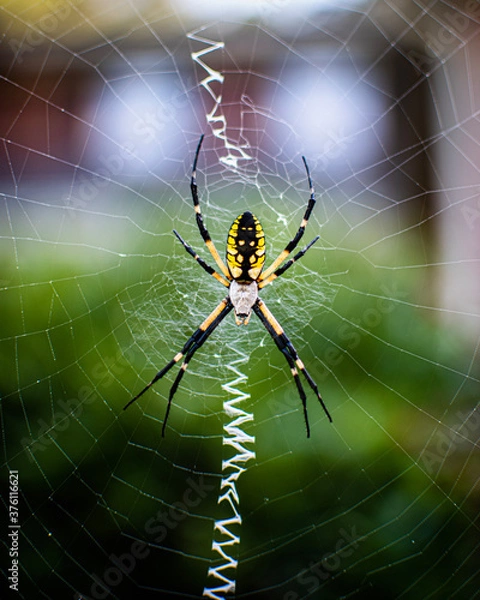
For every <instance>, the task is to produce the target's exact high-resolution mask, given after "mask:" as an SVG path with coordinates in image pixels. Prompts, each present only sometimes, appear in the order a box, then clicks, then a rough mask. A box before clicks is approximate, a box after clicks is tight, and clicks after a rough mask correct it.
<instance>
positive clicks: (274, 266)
mask: <svg viewBox="0 0 480 600" xmlns="http://www.w3.org/2000/svg"><path fill="white" fill-rule="evenodd" d="M302 160H303V164H304V165H305V170H306V171H307V178H308V185H309V187H310V198H309V200H308V204H307V209H306V210H305V214H304V215H303V219H302V222H301V223H300V227H299V228H298V231H297V233H296V234H295V237H294V238H293V239H292V240H291V241H290V242H288V244H287V245H286V246H285V249H284V250H282V252H281V253H280V254H279V255H278V257H277V258H276V259H275V260H274V261H273V263H272V264H271V265H270V266H269V267H268V269H266V270H265V271H264V272H263V273H262V274H261V275H260V278H259V280H258V281H259V283H260V282H261V281H263V280H265V279H267V278H268V277H270V275H271V274H272V273H273V272H274V271H275V270H276V269H277V268H278V267H279V266H280V265H281V264H282V263H283V261H284V260H285V259H286V258H287V256H288V255H289V254H290V253H291V252H293V251H294V250H295V248H296V247H297V245H298V243H299V241H300V240H301V239H302V236H303V234H304V233H305V227H306V226H307V223H308V220H309V219H310V215H311V214H312V210H313V207H314V206H315V202H316V200H315V190H314V188H313V183H312V178H311V176H310V169H309V168H308V165H307V161H306V159H305V157H304V156H302Z"/></svg>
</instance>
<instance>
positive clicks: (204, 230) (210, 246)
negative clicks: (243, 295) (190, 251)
mask: <svg viewBox="0 0 480 600" xmlns="http://www.w3.org/2000/svg"><path fill="white" fill-rule="evenodd" d="M203 138H204V136H203V135H202V136H201V137H200V141H199V142H198V146H197V150H196V152H195V158H194V161H193V167H192V178H191V180H190V190H191V192H192V199H193V208H194V210H195V217H196V219H197V226H198V230H199V231H200V235H201V236H202V238H203V241H204V242H205V245H206V246H207V248H208V249H209V251H210V254H211V255H212V256H213V259H214V260H215V262H216V263H217V265H218V268H219V269H220V271H221V272H222V273H223V275H224V276H225V277H226V278H227V279H228V277H229V274H228V269H227V267H226V266H225V263H224V262H223V260H222V259H221V258H220V254H219V253H218V250H217V249H216V248H215V244H214V243H213V242H212V238H211V237H210V234H209V233H208V231H207V228H206V227H205V223H204V222H203V216H202V211H201V210H200V202H199V199H198V187H197V162H198V155H199V154H200V148H201V147H202V142H203Z"/></svg>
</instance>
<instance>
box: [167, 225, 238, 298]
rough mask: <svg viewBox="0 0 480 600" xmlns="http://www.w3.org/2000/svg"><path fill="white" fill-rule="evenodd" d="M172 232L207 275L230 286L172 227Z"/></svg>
mask: <svg viewBox="0 0 480 600" xmlns="http://www.w3.org/2000/svg"><path fill="white" fill-rule="evenodd" d="M173 233H174V234H175V235H176V236H177V239H178V240H179V241H180V243H181V244H183V247H184V248H185V250H186V251H187V252H188V253H189V254H190V256H193V258H194V259H195V260H196V261H197V262H198V264H199V265H200V266H201V267H202V269H204V270H205V271H206V272H207V273H208V274H209V275H212V277H215V279H216V280H217V281H219V282H220V283H223V285H224V286H226V287H229V286H230V282H229V281H226V279H224V278H223V277H222V276H221V275H219V274H218V273H217V272H216V271H215V269H214V268H213V267H211V266H210V265H209V264H208V263H206V262H205V261H204V260H203V258H200V256H198V254H197V253H196V252H195V250H194V249H193V248H192V247H191V246H189V245H188V244H187V242H186V241H185V240H184V239H183V238H182V237H181V235H180V234H179V233H178V231H175V229H174V230H173Z"/></svg>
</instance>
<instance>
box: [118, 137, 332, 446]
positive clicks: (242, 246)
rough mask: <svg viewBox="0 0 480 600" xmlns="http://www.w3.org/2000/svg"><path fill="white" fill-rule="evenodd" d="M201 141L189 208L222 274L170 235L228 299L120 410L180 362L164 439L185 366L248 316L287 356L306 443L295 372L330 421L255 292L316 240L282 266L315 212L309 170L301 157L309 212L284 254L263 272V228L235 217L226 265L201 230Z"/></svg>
mask: <svg viewBox="0 0 480 600" xmlns="http://www.w3.org/2000/svg"><path fill="white" fill-rule="evenodd" d="M203 138H204V136H203V135H202V136H201V137H200V141H199V142H198V146H197V150H196V152H195V158H194V161H193V167H192V175H191V180H190V189H191V193H192V199H193V207H194V210H195V216H196V220H197V225H198V229H199V231H200V235H201V236H202V238H203V241H204V242H205V244H206V246H207V248H208V250H209V251H210V253H211V255H212V257H213V259H214V261H215V262H216V264H217V266H218V268H219V270H220V273H219V272H217V271H215V269H214V268H212V267H211V266H210V265H209V264H207V263H206V262H205V261H204V260H203V259H202V258H201V257H200V256H199V255H198V254H197V253H196V252H195V250H193V248H192V247H191V246H189V245H188V244H187V243H186V242H185V241H184V240H183V239H182V237H181V236H180V234H179V233H178V232H177V231H175V230H173V233H174V234H175V236H176V237H177V238H178V240H179V241H180V243H181V244H182V245H183V247H184V248H185V250H186V251H187V252H188V254H190V255H191V256H193V258H194V259H195V260H196V261H197V262H198V264H199V265H200V266H201V267H202V269H204V270H205V271H206V272H207V273H208V274H209V275H212V276H213V277H215V279H217V281H219V282H220V283H221V284H223V285H224V286H225V287H226V288H228V295H227V296H226V297H225V298H224V299H223V300H222V301H221V302H220V304H219V305H218V306H217V307H216V308H215V310H214V311H213V312H211V313H210V315H209V316H208V317H207V318H206V319H205V321H204V322H203V323H202V324H201V325H200V327H199V328H198V329H197V330H196V331H195V332H194V333H193V335H192V336H191V337H190V338H189V339H188V340H187V342H186V343H185V345H184V346H183V348H182V350H181V351H180V352H178V353H177V354H175V356H174V357H173V358H172V360H171V361H170V362H169V363H167V364H166V365H165V366H164V367H163V369H162V370H161V371H159V372H158V373H157V374H156V375H155V377H154V378H153V379H152V381H151V382H150V383H149V384H148V385H146V386H145V387H144V388H143V390H142V391H141V392H140V393H138V394H137V395H136V396H135V397H134V398H132V399H131V400H130V402H128V403H127V404H126V405H125V407H124V410H125V409H126V408H128V407H129V406H130V405H131V404H133V403H134V402H135V401H136V400H138V398H140V396H142V395H143V394H144V393H145V392H146V391H147V390H148V389H150V387H151V386H152V385H153V384H154V383H156V382H157V381H158V380H159V379H161V378H162V377H163V376H164V375H165V374H166V373H167V372H168V371H169V370H170V369H171V368H172V367H173V366H174V365H175V364H176V363H178V362H180V361H181V360H182V359H183V362H182V364H181V367H180V371H179V372H178V374H177V376H176V379H175V380H174V382H173V384H172V387H171V388H170V393H169V396H168V404H167V408H166V412H165V418H164V421H163V426H162V437H164V436H165V427H166V425H167V420H168V415H169V413H170V408H171V405H172V399H173V396H174V395H175V392H176V391H177V388H178V386H179V384H180V381H181V379H182V377H183V375H184V373H185V371H186V370H187V367H188V364H189V362H190V360H191V358H192V357H193V355H194V354H195V352H196V351H197V350H198V349H199V348H200V347H201V346H202V345H203V343H204V342H205V341H206V340H207V338H208V337H209V336H210V334H211V333H212V332H213V331H214V330H215V329H216V328H217V327H218V325H220V323H221V322H222V321H223V319H224V318H225V317H226V316H227V315H228V313H229V312H230V311H231V310H232V309H233V310H234V312H235V321H236V324H237V325H242V324H243V325H247V323H248V321H249V319H250V316H251V314H252V311H253V312H254V313H255V314H256V315H257V317H258V318H259V319H260V321H261V322H262V323H263V325H264V326H265V328H266V330H267V331H268V333H269V334H270V335H271V336H272V338H273V340H274V342H275V344H276V345H277V347H278V348H279V350H280V351H281V352H282V353H283V355H284V356H285V358H286V360H287V363H288V364H289V366H290V370H291V372H292V376H293V378H294V381H295V384H296V386H297V390H298V393H299V395H300V399H301V401H302V405H303V414H304V418H305V425H306V429H307V437H310V425H309V422H308V415H307V397H306V395H305V391H304V389H303V387H302V383H301V381H300V377H299V374H298V372H299V371H301V372H302V373H303V375H304V376H305V379H306V380H307V382H308V385H309V386H310V387H311V388H312V390H313V391H314V392H315V394H316V396H317V398H318V400H319V401H320V404H321V405H322V407H323V410H324V411H325V414H326V415H327V417H328V419H329V421H330V422H332V417H331V416H330V413H329V412H328V410H327V407H326V406H325V404H324V402H323V400H322V397H321V396H320V393H319V391H318V387H317V384H316V383H315V382H314V381H313V379H312V377H311V376H310V374H309V373H308V371H307V370H306V368H305V365H304V364H303V362H302V361H301V360H300V358H299V356H298V354H297V351H296V350H295V348H294V346H293V344H292V343H291V341H290V340H289V339H288V337H287V335H286V334H285V332H284V331H283V328H282V327H281V325H280V323H279V322H278V321H277V320H276V319H275V317H274V316H273V315H272V313H271V312H270V310H269V309H268V308H267V306H266V305H265V302H263V300H261V299H260V298H259V296H258V290H261V289H262V288H264V287H265V286H266V285H268V284H269V283H271V282H272V281H274V280H275V279H276V278H277V277H280V275H283V274H284V273H285V271H286V270H287V269H289V268H290V267H291V266H292V265H293V263H295V262H296V261H297V260H299V259H300V258H301V257H302V256H303V255H304V254H305V253H306V252H307V250H308V249H309V248H311V246H312V245H313V244H314V243H315V242H316V241H317V240H318V239H319V237H320V236H317V237H316V238H314V239H313V240H312V241H311V242H310V243H309V244H308V245H307V246H305V248H303V250H300V252H297V254H295V256H294V257H293V258H290V260H288V261H287V262H284V261H285V260H286V258H287V257H288V256H289V255H290V253H291V252H292V251H293V250H294V249H295V248H296V247H297V245H298V242H299V241H300V239H301V238H302V236H303V234H304V232H305V227H306V226H307V223H308V219H309V218H310V214H311V212H312V210H313V207H314V206H315V191H314V189H313V184H312V179H311V177H310V170H309V168H308V165H307V161H306V160H305V157H304V156H302V159H303V163H304V165H305V170H306V172H307V178H308V185H309V187H310V198H309V200H308V204H307V209H306V211H305V214H304V216H303V219H302V222H301V223H300V227H299V229H298V231H297V233H296V235H295V237H294V238H293V239H292V240H291V241H290V242H289V243H288V244H287V245H286V247H285V249H284V250H283V251H282V252H281V253H280V254H279V255H278V257H277V258H276V259H275V260H274V261H273V263H272V264H271V265H270V266H269V267H268V268H267V269H266V270H265V271H264V270H263V266H264V263H265V234H264V231H263V227H262V226H261V224H260V222H259V220H258V219H257V218H256V217H255V216H254V215H253V214H252V213H251V212H249V211H246V212H244V213H243V214H241V215H239V216H238V217H237V218H236V219H235V221H234V222H233V223H232V226H231V227H230V230H229V232H228V237H227V253H226V263H227V264H226V265H225V263H224V262H223V260H222V259H221V258H220V255H219V253H218V251H217V249H216V248H215V245H214V243H213V242H212V239H211V237H210V234H209V233H208V231H207V228H206V227H205V224H204V222H203V217H202V213H201V210H200V203H199V199H198V188H197V162H198V156H199V154H200V148H201V147H202V142H203Z"/></svg>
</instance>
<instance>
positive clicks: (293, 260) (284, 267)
mask: <svg viewBox="0 0 480 600" xmlns="http://www.w3.org/2000/svg"><path fill="white" fill-rule="evenodd" d="M319 239H320V236H319V235H317V237H316V238H314V239H313V240H312V241H311V242H310V243H309V244H308V245H307V246H305V248H303V250H300V252H297V254H295V256H294V257H293V258H291V259H290V260H288V261H287V262H286V263H285V264H284V265H282V266H281V267H280V268H278V269H277V270H276V271H274V272H273V273H272V274H271V275H269V276H268V277H267V278H266V279H264V280H263V281H261V282H260V283H259V284H258V289H262V288H264V287H265V286H266V285H268V284H269V283H271V282H272V281H273V280H274V279H276V278H277V277H280V275H283V274H284V273H285V271H286V270H287V269H289V268H290V267H291V266H292V265H293V263H296V262H297V260H299V259H300V258H302V256H303V255H304V254H306V252H307V250H308V249H309V248H311V247H312V246H313V244H314V243H315V242H316V241H318V240H319Z"/></svg>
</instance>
